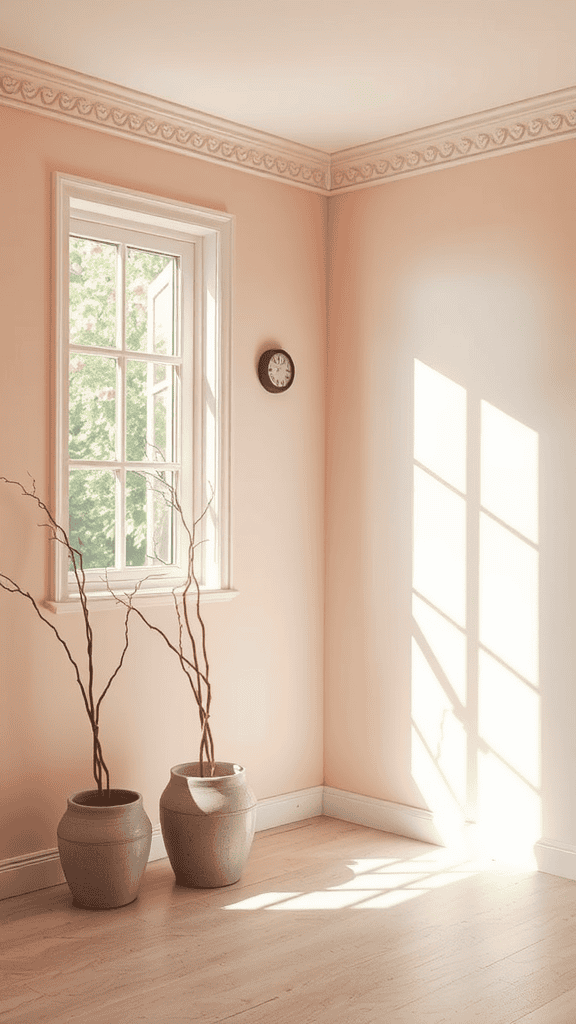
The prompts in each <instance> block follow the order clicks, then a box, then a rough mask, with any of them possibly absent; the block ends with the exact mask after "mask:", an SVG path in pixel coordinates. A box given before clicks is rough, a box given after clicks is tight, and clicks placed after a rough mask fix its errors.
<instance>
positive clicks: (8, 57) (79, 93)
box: [0, 47, 576, 195]
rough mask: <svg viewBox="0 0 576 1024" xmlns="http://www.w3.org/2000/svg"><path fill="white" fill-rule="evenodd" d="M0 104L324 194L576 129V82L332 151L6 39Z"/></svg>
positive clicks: (0, 60)
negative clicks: (34, 53)
mask: <svg viewBox="0 0 576 1024" xmlns="http://www.w3.org/2000/svg"><path fill="white" fill-rule="evenodd" d="M0 103H4V104H6V105H8V106H12V107H18V108H19V109H22V110H33V111H35V112H36V113H39V114H44V115H46V116H48V117H53V118H57V119H58V120H60V121H67V122H73V123H75V124H81V125H84V126H85V127H88V128H95V129H96V130H97V131H104V132H108V133H111V134H113V135H120V136H123V137H124V138H130V139H133V140H137V141H139V142H145V143H147V144H148V145H153V146H160V147H161V148H163V149H169V150H172V151H174V152H177V153H184V154H187V155H190V156H195V157H199V158H200V159H203V160H209V161H211V162H213V163H219V164H224V165H227V166H233V167H235V168H238V169H241V170H244V171H248V172H250V173H252V174H258V175H262V176H264V177H267V178H273V179H275V180H277V181H284V182H287V183H289V184H291V185H296V186H297V187H299V188H305V189H309V190H311V191H313V192H320V193H323V194H325V195H326V194H335V193H341V192H350V191H354V190H357V189H361V188H366V187H368V186H371V185H380V184H382V183H384V182H385V181H390V180H393V179H395V178H401V177H407V176H409V175H413V174H423V173H425V172H426V171H431V170H438V169H440V168H442V167H447V166H450V165H453V164H457V163H467V162H469V161H471V160H480V159H484V158H486V157H491V156H496V155H497V154H499V153H510V152H512V151H514V150H518V149H525V148H527V147H530V146H539V145H542V144H543V143H546V142H556V141H559V140H560V139H568V138H574V137H576V87H574V88H572V89H564V90H561V91H559V92H553V93H548V94H547V95H544V96H537V97H535V98H533V99H530V100H524V101H522V102H520V103H512V104H509V105H508V106H502V107H496V108H494V109H493V110H487V111H483V112H481V113H479V114H472V115H470V116H468V117H462V118H458V119H456V120H453V121H444V122H443V123H442V124H437V125H432V126H431V127H428V128H424V129H421V130H418V131H414V132H408V133H406V134H404V135H396V136H393V137H390V138H387V139H381V140H380V141H378V142H374V143H369V144H367V145H365V146H356V147H354V148H353V149H345V150H340V151H339V152H337V153H332V154H331V155H330V154H328V153H324V152H322V151H321V150H318V149H312V148H310V147H308V146H302V145H299V144H298V143H294V142H288V141H286V140H285V139H279V138H277V137H276V136H274V135H269V134H267V133H266V132H259V131H256V130H253V129H250V128H246V127H244V126H242V125H238V124H235V123H234V122H232V121H226V120H224V119H222V118H218V117H212V116H211V115H209V114H202V113H200V112H199V111H196V110H191V109H189V108H187V107H183V106H180V105H179V104H176V103H170V102H168V101H164V100H159V99H157V98H156V97H152V96H147V95H146V94H144V93H139V92H135V91H133V90H131V89H125V88H124V87H122V86H118V85H112V84H110V83H109V82H103V81H102V80H101V79H98V78H92V77H90V76H88V75H82V74H79V73H77V72H75V71H70V70H68V69H66V68H60V67H56V66H55V65H54V64H49V63H47V62H45V61H41V60H37V59H36V58H34V57H27V56H25V55H23V54H20V53H14V52H13V51H11V50H6V49H3V48H2V47H0Z"/></svg>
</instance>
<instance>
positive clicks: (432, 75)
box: [0, 0, 576, 153]
mask: <svg viewBox="0 0 576 1024" xmlns="http://www.w3.org/2000/svg"><path fill="white" fill-rule="evenodd" d="M0 46H3V47H6V48H7V49H11V50H16V51H18V52H20V53H24V54H27V55H29V56H32V57H37V58H40V59H42V60H46V61H50V62H51V63H53V64H58V65H61V66H63V67H66V68H70V69H73V70H74V71H80V72H82V73H84V74H89V75H94V76H96V77H98V78H101V79H105V80H107V81H109V82H113V83H115V84H117V85H122V86H125V87H128V88H131V89H136V90H138V91H140V92H144V93H148V94H150V95H152V96H156V97H159V98H161V99H165V100H170V101H172V102H176V103H181V104H183V105H184V106H186V107H189V108H192V109H193V110H196V111H200V112H202V113H206V114H212V115H216V116H218V117H223V118H227V119H228V120H231V121H234V122H237V123H238V124H240V125H244V126H246V127H249V128H255V129H258V130H260V131H265V132H270V133H271V134H273V135H276V136H279V137H281V138H284V139H289V140H291V141H293V142H298V143H303V144H304V145H307V146H312V147H314V148H316V149H320V150H323V151H324V152H327V153H332V152H335V151H338V150H342V149H346V148H349V147H352V146H357V145H361V144H363V143H370V142H374V141H376V140H379V139H383V138H388V137H389V136H393V135H397V134H400V133H403V132H407V131H412V130H416V129H420V128H423V127H426V126H428V125H433V124H438V123H440V122H442V121H446V120H449V119H452V118H456V117H462V116H465V115H468V114H474V113H477V112H479V111H483V110H488V109H491V108H492V107H496V106H500V105H503V104H508V103H515V102H517V101H520V100H524V99H528V98H531V97H533V96H539V95H541V94H544V93H549V92H554V91H556V90H558V89H566V88H570V87H573V86H574V85H576V0H0Z"/></svg>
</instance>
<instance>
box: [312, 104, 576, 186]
mask: <svg viewBox="0 0 576 1024" xmlns="http://www.w3.org/2000/svg"><path fill="white" fill-rule="evenodd" d="M574 137H576V88H573V89H564V90H562V91H560V92H554V93H548V94H547V95H545V96H538V97H536V98H534V99H532V100H525V101H523V102H522V103H514V104H510V105H508V106H505V107H497V108H495V109H494V110H488V111H484V112H483V113H481V114H474V115H471V116H470V117H463V118H458V119H457V120H454V121H445V122H443V123H442V124H439V125H433V126H432V127H430V128H426V129H423V130H421V131H415V132H411V133H409V134H406V135H397V136H395V137H393V138H388V139H383V140H382V141H380V142H376V143H373V144H370V145H366V146H358V147H356V148H354V149H348V150H342V151H341V152H339V153H333V154H332V161H331V171H330V178H331V187H330V191H331V192H332V193H334V192H347V191H351V190H353V189H359V188H366V186H369V185H378V184H381V183H382V182H384V181H387V180H390V179H393V178H400V177H406V176H407V175H411V174H422V173H423V172H425V171H430V170H434V169H435V168H441V167H447V166H449V165H450V164H456V163H464V162H466V161H470V160H478V159H481V158H483V157H488V156H495V155H496V154H498V153H506V152H510V151H512V150H517V149H523V148H526V147H528V146H537V145H541V144H542V143H545V142H555V141H558V140H560V139H567V138H574Z"/></svg>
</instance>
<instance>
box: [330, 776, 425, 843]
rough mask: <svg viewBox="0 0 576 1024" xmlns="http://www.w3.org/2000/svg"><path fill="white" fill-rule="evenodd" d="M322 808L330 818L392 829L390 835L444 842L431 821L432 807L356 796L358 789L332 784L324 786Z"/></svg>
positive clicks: (387, 830) (422, 840) (384, 829)
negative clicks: (334, 787)
mask: <svg viewBox="0 0 576 1024" xmlns="http://www.w3.org/2000/svg"><path fill="white" fill-rule="evenodd" d="M323 808H324V814H327V815H328V817H330V818H341V819H342V820H343V821H352V822H354V823H355V824H356V825H365V826H366V827H367V828H376V829H379V830H380V831H381V832H392V833H393V835H397V836H406V837H407V838H409V839H419V840H420V841H421V842H423V843H433V844H434V845H435V846H444V842H443V840H442V837H441V835H440V833H439V831H438V829H437V828H436V826H435V824H434V815H433V814H432V811H426V810H422V809H421V808H419V807H408V806H406V805H405V804H394V803H391V802H390V801H389V800H377V799H375V798H374V797H371V796H359V795H358V794H357V793H346V792H345V791H344V790H342V789H332V787H331V786H324V803H323Z"/></svg>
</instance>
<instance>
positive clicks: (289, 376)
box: [258, 348, 295, 394]
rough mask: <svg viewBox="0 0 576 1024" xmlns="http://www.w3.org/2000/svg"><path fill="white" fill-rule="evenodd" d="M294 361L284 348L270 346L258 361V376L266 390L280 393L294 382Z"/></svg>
mask: <svg viewBox="0 0 576 1024" xmlns="http://www.w3.org/2000/svg"><path fill="white" fill-rule="evenodd" d="M294 372H295V371H294V362H293V360H292V357H291V356H289V355H288V353H287V352H285V351H284V349H282V348H269V349H268V350H267V351H266V352H263V353H262V355H261V356H260V359H259V361H258V376H259V378H260V383H261V385H262V387H263V388H266V391H270V392H272V393H273V394H278V393H279V392H280V391H287V390H288V388H289V387H290V386H291V385H292V384H293V383H294Z"/></svg>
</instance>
